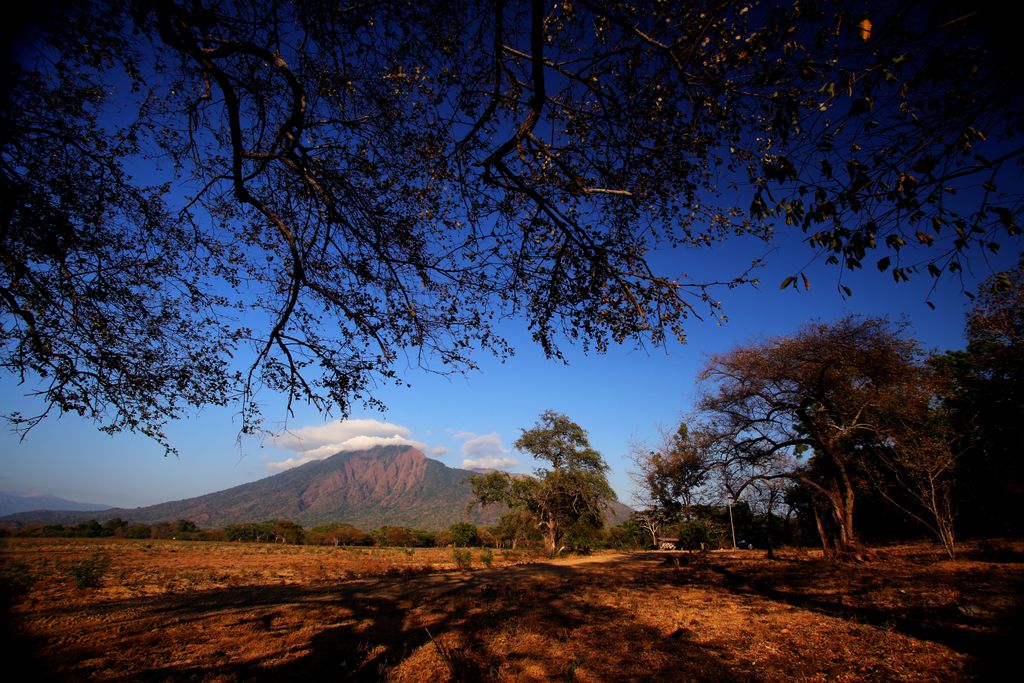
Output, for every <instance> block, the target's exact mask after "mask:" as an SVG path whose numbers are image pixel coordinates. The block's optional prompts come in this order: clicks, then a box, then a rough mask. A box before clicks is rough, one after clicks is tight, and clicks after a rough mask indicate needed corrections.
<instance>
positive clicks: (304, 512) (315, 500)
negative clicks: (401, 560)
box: [5, 446, 628, 530]
mask: <svg viewBox="0 0 1024 683" xmlns="http://www.w3.org/2000/svg"><path fill="white" fill-rule="evenodd" d="M472 474H473V473H472V472H470V471H468V470H462V469H456V468H451V467H448V466H446V465H445V464H444V463H442V462H439V461H437V460H432V459H430V458H428V457H427V456H426V455H424V454H423V453H422V452H421V451H419V450H417V449H415V448H413V447H411V446H378V447H376V448H372V449H369V450H365V451H357V452H342V453H337V454H335V455H333V456H331V457H329V458H326V459H324V460H317V461H314V462H309V463H306V464H304V465H301V466H299V467H295V468H293V469H290V470H287V471H285V472H282V473H280V474H275V475H273V476H270V477H267V478H265V479H260V480H259V481H255V482H252V483H249V484H242V485H241V486H235V487H234V488H230V489H226V490H224V491H218V492H216V493H209V494H206V495H204V496H199V497H196V498H188V499H185V500H177V501H171V502H167V503H160V504H158V505H150V506H148V507H141V508H135V509H120V508H112V509H109V510H106V511H104V512H101V513H69V512H56V511H47V512H29V513H20V514H16V515H10V516H8V517H6V518H5V519H10V520H13V521H19V522H29V521H36V522H44V523H60V524H68V523H74V522H78V521H82V520H85V519H97V520H99V521H103V520H105V519H110V518H112V517H121V518H122V519H126V520H130V521H132V522H141V523H146V524H149V523H154V522H162V521H173V520H176V519H189V520H192V521H194V522H196V523H197V524H198V525H200V526H202V527H223V526H225V525H227V524H234V523H238V522H251V521H259V520H264V519H290V520H293V521H295V522H298V523H299V524H302V525H303V526H306V527H309V526H314V525H316V524H325V523H327V522H348V523H349V524H352V525H354V526H356V527H359V528H361V529H366V530H369V529H373V528H376V527H378V526H382V525H385V524H387V525H395V526H412V527H417V528H421V529H431V530H436V529H444V528H447V527H448V526H449V525H451V524H453V523H455V522H459V521H471V522H474V523H476V524H493V523H495V522H496V521H497V519H498V517H499V516H500V515H501V512H502V510H500V509H497V508H495V507H491V508H488V509H480V508H479V507H476V508H474V509H473V510H472V511H471V512H467V510H466V508H467V506H468V505H469V503H470V501H471V500H472V491H471V488H470V485H469V483H468V481H467V479H468V477H469V476H470V475H472ZM627 514H628V509H626V508H625V506H621V505H617V506H615V508H614V510H613V515H612V517H613V519H614V520H617V519H620V518H624V517H625V515H627ZM613 523H615V522H614V521H613Z"/></svg>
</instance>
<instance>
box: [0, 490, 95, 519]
mask: <svg viewBox="0 0 1024 683" xmlns="http://www.w3.org/2000/svg"><path fill="white" fill-rule="evenodd" d="M108 509H110V506H109V505H97V504H95V503H79V502H78V501H74V500H65V499H64V498H58V497H57V496H46V495H32V496H24V495H18V494H16V493H6V492H3V491H0V516H3V515H10V514H14V513H17V512H29V511H31V510H85V511H97V510H108Z"/></svg>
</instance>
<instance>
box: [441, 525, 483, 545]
mask: <svg viewBox="0 0 1024 683" xmlns="http://www.w3.org/2000/svg"><path fill="white" fill-rule="evenodd" d="M448 533H450V534H451V535H452V545H454V546H455V547H457V548H469V547H472V546H476V545H479V544H480V534H479V533H478V532H477V528H476V525H475V524H473V523H471V522H456V523H455V524H452V525H451V526H450V527H448Z"/></svg>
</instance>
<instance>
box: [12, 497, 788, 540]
mask: <svg viewBox="0 0 1024 683" xmlns="http://www.w3.org/2000/svg"><path fill="white" fill-rule="evenodd" d="M733 518H734V525H733V526H734V528H735V532H736V535H737V538H739V539H742V540H744V541H745V543H747V544H750V545H754V546H757V547H764V544H765V540H764V534H763V528H764V526H765V523H764V518H763V517H761V516H758V515H756V514H754V513H752V512H751V510H750V508H749V506H747V505H746V504H743V503H741V504H739V505H737V506H735V507H734V510H733ZM776 524H777V525H779V527H780V528H782V526H783V525H784V524H785V525H786V526H787V527H788V528H790V529H791V530H793V532H795V533H787V536H786V537H787V538H796V537H797V536H798V535H799V529H798V527H797V526H796V525H795V524H794V523H792V522H784V521H783V520H777V521H776ZM673 534H674V535H675V536H674V537H675V538H678V539H679V542H678V545H679V547H680V548H690V547H692V548H701V547H704V548H719V547H723V548H724V547H731V540H730V539H731V527H730V524H729V513H728V511H727V509H726V508H725V507H719V508H716V507H714V506H705V507H704V508H701V509H700V510H695V514H694V515H693V516H692V518H691V520H690V521H689V522H688V523H687V524H685V525H682V528H681V529H666V530H665V535H667V536H673ZM0 535H9V536H18V537H30V538H31V537H48V538H131V539H168V540H179V541H228V542H238V543H282V544H292V545H332V546H339V547H340V546H363V547H378V548H388V547H394V548H447V547H463V548H469V547H492V548H507V549H516V550H537V551H540V550H543V549H544V543H543V539H542V537H541V534H540V531H539V530H538V529H537V528H536V526H535V525H533V524H531V523H530V520H529V519H527V518H526V517H524V516H523V515H522V514H520V513H518V512H510V513H508V514H507V515H505V517H503V518H502V520H501V521H500V522H499V523H498V524H497V525H495V526H477V525H475V524H472V523H470V522H458V523H456V524H453V525H451V526H450V527H449V528H448V529H445V530H443V531H428V530H425V529H417V528H415V527H408V526H381V527H378V528H376V529H373V530H370V531H364V530H362V529H359V528H357V527H355V526H353V525H351V524H347V523H344V522H335V523H331V524H322V525H318V526H314V527H311V528H304V527H302V526H301V525H299V524H297V523H295V522H293V521H291V520H287V519H273V520H265V521H261V522H246V523H241V524H231V525H228V526H226V527H224V528H223V529H203V528H200V527H199V526H198V525H196V523H195V522H192V521H189V520H185V519H179V520H176V521H174V522H159V523H157V524H138V523H131V522H127V521H125V520H122V519H119V518H115V519H110V520H107V521H105V522H103V523H100V522H97V521H96V520H94V519H90V520H88V521H85V522H81V523H79V524H74V525H69V526H62V525H60V524H46V525H38V524H37V525H27V526H24V527H21V528H0ZM564 543H565V549H566V550H572V551H576V552H586V551H589V550H597V549H616V550H636V549H645V548H650V547H652V545H654V542H653V541H652V539H651V538H650V537H649V535H648V533H647V532H646V531H645V530H644V528H643V526H642V524H641V521H640V519H639V517H638V516H637V515H633V516H632V517H630V518H629V519H628V520H626V521H625V522H623V523H622V524H619V525H617V526H613V527H610V528H602V529H592V530H590V532H589V533H587V534H586V535H585V536H584V535H581V534H579V533H577V534H575V535H574V534H573V532H572V530H570V531H569V532H568V533H567V534H566V536H565V539H564Z"/></svg>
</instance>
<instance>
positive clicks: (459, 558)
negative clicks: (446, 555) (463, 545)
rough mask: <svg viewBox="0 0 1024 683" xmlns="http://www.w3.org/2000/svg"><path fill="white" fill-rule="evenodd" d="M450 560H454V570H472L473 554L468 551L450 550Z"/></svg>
mask: <svg viewBox="0 0 1024 683" xmlns="http://www.w3.org/2000/svg"><path fill="white" fill-rule="evenodd" d="M452 559H453V560H455V567H456V569H472V568H473V553H472V552H470V551H469V550H461V549H459V548H452Z"/></svg>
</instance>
